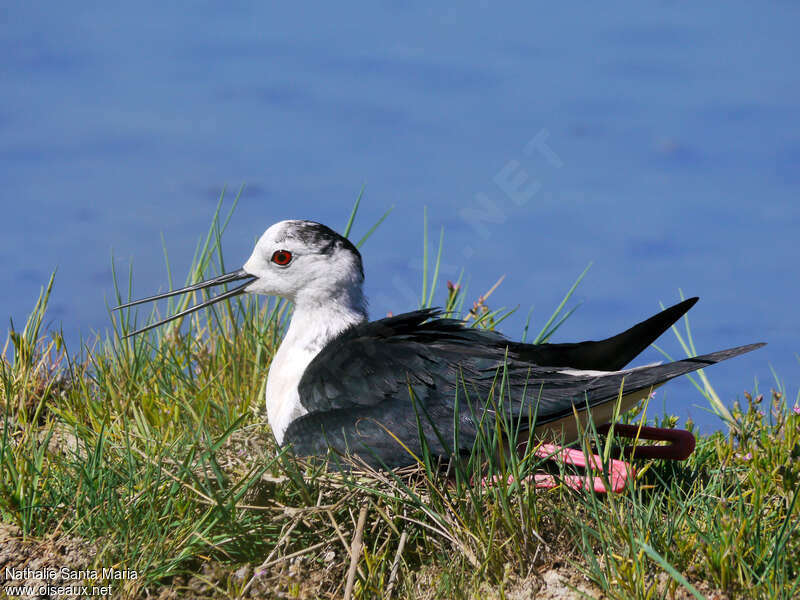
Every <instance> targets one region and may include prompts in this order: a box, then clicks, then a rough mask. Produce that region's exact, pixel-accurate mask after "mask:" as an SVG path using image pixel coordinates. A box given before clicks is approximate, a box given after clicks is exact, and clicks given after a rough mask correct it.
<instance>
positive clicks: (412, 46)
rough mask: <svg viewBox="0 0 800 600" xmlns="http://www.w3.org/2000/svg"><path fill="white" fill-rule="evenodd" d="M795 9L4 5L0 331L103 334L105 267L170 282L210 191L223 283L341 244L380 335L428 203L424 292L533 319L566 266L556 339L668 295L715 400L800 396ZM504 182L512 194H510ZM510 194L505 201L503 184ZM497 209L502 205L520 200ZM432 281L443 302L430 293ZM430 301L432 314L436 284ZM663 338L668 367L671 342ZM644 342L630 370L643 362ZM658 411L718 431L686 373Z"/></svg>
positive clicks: (416, 256)
mask: <svg viewBox="0 0 800 600" xmlns="http://www.w3.org/2000/svg"><path fill="white" fill-rule="evenodd" d="M798 16H800V5H797V4H796V3H792V2H775V1H773V2H762V3H752V2H727V3H724V4H721V3H687V2H655V3H639V4H635V5H632V4H630V3H624V2H604V3H593V4H589V3H585V4H581V5H580V6H577V5H572V4H563V5H559V4H555V3H530V2H520V3H512V4H507V3H504V4H502V5H501V4H499V3H489V2H483V3H461V4H460V5H458V6H451V7H449V8H448V7H444V6H442V5H439V4H436V5H431V3H394V2H388V3H386V2H383V3H374V2H373V3H345V4H342V3H315V4H305V5H302V6H299V5H298V6H292V7H290V6H289V4H288V3H281V4H275V5H268V4H266V3H260V4H258V5H255V4H254V3H251V4H245V3H221V2H217V3H214V2H206V3H192V4H188V3H186V4H177V3H176V4H173V3H161V2H159V3H155V2H137V3H132V4H128V5H125V6H119V5H114V4H112V3H79V4H76V3H55V2H51V3H15V4H11V3H7V4H6V5H5V6H4V8H2V9H0V182H2V185H0V204H1V205H2V206H1V208H2V217H0V239H2V242H1V243H0V316H2V317H3V318H8V317H12V318H13V319H14V322H15V323H16V324H17V325H21V323H22V322H23V321H24V319H25V317H26V315H27V313H28V311H29V310H30V308H31V307H32V306H33V303H34V301H35V299H36V296H37V294H38V292H39V289H40V286H42V285H43V284H44V283H45V282H46V280H47V278H48V275H49V274H50V272H51V271H52V270H53V269H54V268H56V267H58V274H57V278H56V286H55V289H54V292H53V295H52V301H51V306H50V310H49V313H48V315H49V320H48V323H49V324H50V325H51V326H53V327H63V329H64V332H65V334H66V336H67V340H68V341H70V344H71V345H72V346H73V348H74V347H75V346H76V345H77V340H78V339H79V336H83V337H84V338H86V337H90V336H91V335H92V332H95V331H101V332H102V331H104V330H105V329H106V328H108V327H109V317H108V313H107V311H106V306H107V303H113V297H112V284H111V272H110V257H111V252H112V249H113V253H114V256H115V257H117V265H118V267H119V268H121V269H122V270H123V272H125V271H126V269H127V265H128V264H129V261H131V260H132V261H133V264H134V273H135V280H134V295H136V296H141V295H146V294H149V293H151V292H154V291H156V290H164V289H166V281H167V277H166V272H165V268H164V262H163V253H162V247H161V234H162V233H163V235H164V237H165V239H166V244H167V248H168V251H169V255H170V258H171V262H172V266H173V270H174V273H176V274H179V275H180V277H181V278H182V277H183V275H184V274H185V273H186V271H187V268H188V265H189V261H190V259H191V255H192V253H193V251H194V248H195V244H196V242H197V239H198V238H199V237H200V236H201V235H202V234H203V233H204V232H205V231H206V229H207V226H208V224H209V222H210V218H211V215H212V212H213V210H214V207H215V205H216V202H217V199H218V197H219V195H220V192H221V189H222V188H223V186H226V185H227V186H228V189H229V190H232V191H233V190H236V189H237V188H238V187H239V186H240V185H241V184H242V183H245V184H246V185H247V187H246V191H245V193H244V194H243V196H242V199H241V202H240V205H239V207H238V209H237V210H236V212H235V214H234V216H233V218H232V220H231V222H230V226H229V228H228V232H227V234H226V236H225V238H224V248H225V256H226V261H227V265H228V266H230V267H235V266H238V265H240V264H241V263H242V262H243V261H244V260H245V259H246V258H247V256H248V255H249V251H250V248H251V246H252V243H253V241H254V240H255V238H256V237H257V236H258V235H259V234H260V233H261V232H262V231H263V230H264V229H265V228H266V227H267V226H268V225H270V224H271V223H273V222H275V221H278V220H281V219H285V218H310V219H314V220H318V221H321V222H324V223H327V224H329V225H331V226H333V227H335V228H339V229H341V228H342V226H343V225H344V222H345V220H346V215H347V213H348V211H349V209H350V207H351V205H352V203H353V200H354V199H355V197H356V195H357V193H358V190H359V189H360V187H361V186H362V184H365V185H366V192H365V198H364V203H363V206H362V211H361V215H360V217H359V220H358V222H357V224H356V228H355V235H356V236H358V235H360V234H362V233H363V232H364V231H365V230H366V228H367V227H368V226H369V225H370V224H371V223H372V222H374V220H376V219H377V218H378V217H379V216H380V214H382V213H383V212H384V211H385V210H386V209H387V208H388V207H389V206H392V205H394V206H395V209H394V212H393V213H392V215H391V217H390V218H389V219H388V220H387V222H386V223H385V225H384V226H383V227H382V228H381V229H380V230H379V231H378V233H377V234H376V235H375V236H374V237H373V238H372V239H371V240H370V241H369V242H368V243H367V245H366V246H365V247H364V255H365V267H366V271H367V277H368V282H367V291H368V294H369V295H370V297H371V300H372V302H371V312H372V316H373V317H380V316H383V315H384V314H385V313H386V312H387V311H394V312H402V311H404V310H407V309H412V308H414V307H415V305H416V304H415V303H416V302H417V295H418V291H419V289H420V279H421V268H420V265H421V251H422V214H423V207H425V206H427V207H428V214H429V219H430V229H431V233H432V235H433V236H436V235H438V231H439V228H440V227H444V229H445V244H444V261H443V262H444V268H443V270H442V273H441V281H442V282H444V281H446V280H447V279H455V278H456V277H457V276H458V273H459V271H460V270H461V269H462V268H463V269H465V271H466V273H467V274H468V277H469V280H470V287H469V289H470V294H471V296H472V297H475V296H477V295H478V294H479V293H481V292H484V291H485V290H487V289H488V288H489V287H491V285H492V284H493V283H494V282H495V280H496V279H497V278H498V277H499V276H501V275H503V274H505V275H506V276H507V277H506V279H505V281H504V282H503V284H502V285H501V286H500V287H499V289H498V290H497V291H496V292H495V293H494V294H493V296H492V297H491V299H490V301H489V304H490V305H491V306H492V307H500V306H506V307H513V306H516V305H520V310H519V311H518V312H517V313H516V314H515V315H513V316H512V317H511V318H509V319H508V320H507V321H505V322H504V323H503V324H502V330H503V331H504V332H505V333H506V334H508V335H509V336H511V337H515V338H518V337H519V336H520V334H521V331H522V327H523V323H524V321H525V317H526V315H527V312H528V309H529V308H530V307H531V306H532V305H535V309H534V313H533V322H534V328H536V325H541V323H542V321H543V320H544V318H545V317H546V316H547V315H548V314H549V312H550V310H551V309H552V308H553V307H554V306H555V305H556V304H557V303H558V301H559V299H560V298H561V296H562V295H563V293H564V292H565V290H566V289H567V288H568V287H569V285H570V284H571V283H572V281H573V280H574V279H575V277H576V276H577V275H578V274H579V273H580V272H581V271H582V270H583V269H584V267H585V266H586V265H587V264H588V263H589V262H590V261H593V262H594V265H593V267H592V269H591V270H590V272H589V275H588V276H587V278H586V279H585V281H584V282H583V284H582V285H581V286H580V288H579V290H578V292H577V294H576V297H575V300H576V301H583V302H584V304H583V305H582V306H581V307H580V309H579V310H578V311H577V312H576V313H575V314H574V316H573V317H572V318H570V319H569V321H568V322H567V323H566V324H565V325H564V326H563V327H562V329H561V330H560V331H559V332H558V334H557V335H556V338H555V339H556V340H564V341H566V340H570V341H572V340H577V339H597V338H601V337H605V336H607V335H609V334H613V333H616V332H617V331H619V330H622V329H624V328H626V327H627V326H629V325H631V324H632V323H634V322H636V321H637V320H639V319H642V318H644V317H646V316H648V315H650V314H651V313H654V312H656V311H657V310H658V308H659V305H658V303H659V301H663V302H664V303H672V302H674V301H676V300H677V299H678V288H681V289H682V290H683V291H684V292H685V293H686V294H687V295H699V296H701V302H700V303H699V304H698V305H697V306H696V307H695V308H694V309H693V310H692V313H691V316H692V324H693V332H694V336H695V340H696V343H697V347H698V350H700V351H701V352H702V351H711V350H716V349H719V348H723V347H728V346H734V345H738V344H744V343H748V342H755V341H767V342H769V346H768V347H767V348H766V349H763V350H760V351H759V352H757V353H753V354H751V355H748V356H746V357H743V358H739V359H736V360H735V361H731V362H730V363H727V364H724V365H719V366H717V367H715V368H713V370H712V369H710V370H708V375H709V377H710V379H711V381H712V383H713V384H714V385H715V387H716V389H717V390H718V392H719V393H720V395H721V396H722V398H723V399H724V400H725V401H726V402H732V401H733V400H734V399H735V398H736V397H737V396H741V394H742V392H743V391H744V390H745V389H750V388H752V386H753V383H754V380H756V379H758V380H759V381H760V382H761V387H762V388H764V389H766V388H769V387H770V386H771V385H774V383H773V381H772V375H771V373H770V365H772V366H773V367H774V368H775V370H776V371H777V373H778V374H779V375H780V376H781V377H782V378H783V379H784V380H785V381H786V383H787V385H788V388H789V390H790V391H791V392H792V394H795V393H796V391H797V388H798V384H799V383H800V363H799V362H798V359H797V352H798V351H800V344H798V336H797V334H798V331H800V318H799V317H798V310H797V302H798V297H800V278H799V277H798V254H800V252H799V251H798V242H797V237H798V224H800V208H799V206H800V204H799V203H798V200H800V196H799V195H798V192H799V191H800V119H799V117H800V102H799V101H800V77H799V76H798V73H799V71H798V68H797V59H798V56H799V55H800V52H798V50H800V43H799V42H798V36H797V33H796V32H797V30H798V28H799V27H798V24H799V23H800V21H799V20H798ZM504 188H505V191H504ZM514 189H516V190H517V191H516V192H515V191H513V190H514ZM509 190H512V191H511V192H509ZM440 289H443V286H442V288H440ZM438 297H439V299H440V301H441V298H442V295H441V293H440V294H439V296H438ZM662 344H663V346H664V347H665V348H666V349H668V350H669V351H670V352H673V353H674V354H680V353H681V351H680V349H679V346H678V344H677V342H676V341H675V339H674V338H673V337H672V336H671V335H670V334H668V335H666V336H665V337H664V338H663V339H662ZM659 358H660V356H659V355H658V353H656V352H655V351H653V350H648V351H647V352H646V353H645V354H644V355H643V356H642V359H641V360H640V361H639V362H643V361H649V360H658V359H659ZM663 390H664V391H662V392H659V394H658V395H657V399H658V402H657V403H656V405H655V408H656V409H657V410H659V411H660V410H661V407H662V406H666V407H667V408H668V410H670V411H671V412H676V413H678V414H680V415H682V416H686V415H687V414H691V415H692V417H693V418H694V419H695V420H696V421H699V422H700V423H701V425H702V426H703V428H704V429H706V430H708V429H712V428H715V427H717V426H718V424H719V423H718V421H717V420H716V418H715V417H711V416H708V415H707V414H706V413H705V412H704V411H703V410H702V409H701V408H698V407H699V406H703V405H704V400H703V398H702V397H701V396H700V395H699V394H698V393H697V392H696V391H695V390H694V389H693V388H692V387H691V385H690V384H689V383H688V382H685V381H681V382H675V383H672V384H670V385H669V386H668V387H666V388H663Z"/></svg>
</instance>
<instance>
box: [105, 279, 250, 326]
mask: <svg viewBox="0 0 800 600" xmlns="http://www.w3.org/2000/svg"><path fill="white" fill-rule="evenodd" d="M243 279H246V280H247V281H245V282H244V283H243V284H242V285H240V286H237V287H235V288H233V289H232V290H228V291H227V292H225V293H223V294H220V295H218V296H214V297H213V298H209V299H208V300H206V301H205V302H201V303H200V304H196V305H195V306H190V307H189V308H187V309H186V310H182V311H181V312H179V313H177V314H175V315H172V316H171V317H167V318H166V319H164V320H162V321H158V322H157V323H153V324H151V325H148V326H146V327H142V328H141V329H137V330H136V331H132V332H131V333H127V334H125V335H124V336H123V337H126V338H128V337H131V336H132V335H136V334H137V333H142V332H143V331H147V330H148V329H153V328H154V327H158V326H159V325H163V324H164V323H169V322H170V321H174V320H175V319H180V318H181V317H184V316H186V315H188V314H190V313H193V312H195V311H197V310H200V309H201V308H205V307H206V306H211V305H212V304H214V303H216V302H220V301H222V300H226V299H227V298H232V297H234V296H238V295H239V294H243V293H244V289H245V288H246V287H247V286H248V285H250V283H251V282H252V281H253V280H254V279H256V277H255V275H251V274H250V273H247V272H246V271H245V270H244V269H239V270H238V271H233V272H231V273H225V274H224V275H220V276H219V277H214V278H213V279H208V280H206V281H200V282H198V283H195V284H193V285H189V286H186V287H184V288H181V289H179V290H172V291H171V292H165V293H163V294H157V295H155V296H149V297H147V298H142V299H141V300H134V301H133V302H127V303H126V304H120V305H119V306H117V307H115V308H114V309H113V310H119V309H121V308H127V307H129V306H135V305H137V304H143V303H145V302H152V301H153V300H160V299H162V298H169V297H170V296H177V295H178V294H185V293H187V292H194V291H197V290H202V289H206V288H210V287H213V286H216V285H222V284H223V283H230V282H232V281H241V280H243Z"/></svg>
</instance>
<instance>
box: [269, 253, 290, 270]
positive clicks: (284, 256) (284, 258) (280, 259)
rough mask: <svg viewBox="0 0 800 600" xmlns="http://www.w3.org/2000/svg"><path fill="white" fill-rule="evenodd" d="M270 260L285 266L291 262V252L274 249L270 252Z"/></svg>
mask: <svg viewBox="0 0 800 600" xmlns="http://www.w3.org/2000/svg"><path fill="white" fill-rule="evenodd" d="M272 262H274V263H275V264H276V265H280V266H281V267H285V266H286V265H288V264H289V263H290V262H292V253H291V252H289V251H288V250H276V251H275V252H273V253H272Z"/></svg>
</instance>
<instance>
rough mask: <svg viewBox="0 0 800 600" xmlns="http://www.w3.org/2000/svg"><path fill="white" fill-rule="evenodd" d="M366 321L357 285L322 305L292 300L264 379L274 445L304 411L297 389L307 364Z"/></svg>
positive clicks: (314, 301)
mask: <svg viewBox="0 0 800 600" xmlns="http://www.w3.org/2000/svg"><path fill="white" fill-rule="evenodd" d="M366 320H367V310H366V301H365V299H364V294H363V292H362V291H361V287H360V286H353V287H352V288H350V289H344V290H341V291H340V292H338V293H337V294H336V295H334V296H333V297H331V296H328V297H327V298H326V300H325V301H324V302H319V301H316V300H315V299H313V298H303V297H297V298H296V299H295V307H294V314H293V315H292V319H291V322H290V323H289V329H288V330H287V332H286V336H285V337H284V338H283V342H281V345H280V347H279V348H278V351H277V352H276V353H275V356H274V357H273V359H272V364H271V365H270V368H269V374H268V376H267V393H266V400H267V418H268V419H269V423H270V426H271V427H272V432H273V433H274V434H275V438H276V440H277V441H278V444H281V445H282V444H283V435H284V433H285V432H286V428H287V427H288V426H289V424H290V423H291V422H292V421H294V420H295V419H297V418H298V417H300V416H302V415H304V414H305V413H306V412H307V411H306V410H305V408H303V406H302V405H301V404H300V396H299V394H298V390H297V386H298V385H299V383H300V379H301V378H302V376H303V373H304V372H305V370H306V367H307V366H308V364H309V363H310V362H311V361H312V360H313V359H314V357H315V356H316V355H317V354H319V352H320V350H322V349H323V348H324V347H325V346H326V345H327V344H328V342H330V341H331V340H332V339H333V338H335V337H336V336H337V335H339V334H340V333H342V332H343V331H344V330H345V329H347V328H348V327H351V326H352V325H356V324H358V323H362V322H363V321H366Z"/></svg>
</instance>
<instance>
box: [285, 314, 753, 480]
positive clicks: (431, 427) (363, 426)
mask: <svg viewBox="0 0 800 600" xmlns="http://www.w3.org/2000/svg"><path fill="white" fill-rule="evenodd" d="M678 306H680V305H678ZM673 308H674V307H673ZM668 310H670V309H668ZM439 314H440V313H439V312H438V311H436V310H421V311H416V312H412V313H406V314H403V315H398V316H396V317H390V318H387V319H381V320H379V321H374V322H371V323H364V324H360V325H357V326H355V327H353V328H351V329H349V330H347V331H346V332H344V333H343V334H341V335H340V336H339V337H338V338H336V339H335V340H333V341H332V342H331V343H330V344H328V345H327V346H326V347H325V348H324V349H323V350H322V352H320V354H318V355H317V356H316V357H315V359H314V360H313V361H312V362H311V363H310V364H309V366H308V368H307V369H306V372H305V373H304V375H303V377H302V379H301V381H300V385H299V394H300V401H301V403H302V404H303V406H304V407H305V408H306V410H308V412H309V414H307V415H304V416H303V417H300V418H299V419H297V420H295V421H294V422H293V423H291V424H290V425H289V427H288V429H287V430H286V434H285V437H284V443H287V444H291V445H292V446H293V448H294V451H295V452H296V453H298V454H300V455H304V456H310V455H322V454H325V452H326V451H327V448H328V447H329V446H330V447H331V448H333V449H334V450H336V451H339V452H342V453H357V454H359V455H360V456H361V457H362V458H363V459H364V460H366V461H367V462H370V463H372V464H374V465H375V466H382V465H381V463H382V464H383V465H385V466H388V467H395V466H401V465H405V464H409V463H411V462H413V459H412V458H411V457H410V456H409V454H408V452H409V451H411V452H413V453H415V454H417V455H419V452H421V442H420V432H421V433H422V434H423V436H424V437H425V439H426V440H427V443H428V445H429V447H430V449H431V451H432V452H433V453H434V454H440V455H448V454H450V453H451V452H463V451H469V449H470V448H471V447H472V445H473V444H474V442H475V439H476V437H477V434H478V428H479V427H480V426H481V422H482V419H484V418H485V416H486V406H487V405H486V401H487V399H488V398H489V397H490V396H491V395H492V389H493V385H494V384H495V383H496V382H497V381H498V372H499V371H500V370H501V369H502V368H503V366H504V365H505V366H506V371H505V375H504V376H505V380H506V384H507V385H506V387H505V389H506V390H507V392H508V398H507V399H506V400H505V406H506V408H507V410H508V411H509V414H511V415H512V416H516V415H519V414H528V412H529V411H531V410H532V409H533V407H534V406H535V407H536V408H535V411H536V415H537V425H538V424H543V423H547V422H549V421H553V420H556V419H559V418H561V417H563V416H564V415H565V414H569V413H570V412H571V411H572V406H573V404H574V405H575V407H576V408H577V409H578V410H583V409H585V407H586V403H587V402H588V404H589V405H590V406H596V405H598V404H604V403H606V402H609V401H611V400H613V399H615V398H616V397H617V395H618V394H619V391H620V386H621V385H622V384H623V378H624V390H625V393H626V394H627V393H631V392H634V391H637V390H643V389H648V388H650V387H652V386H654V385H658V384H660V383H663V382H664V381H667V380H669V379H672V378H674V377H677V376H679V375H683V374H685V373H688V372H691V371H694V370H696V369H699V368H702V367H704V366H707V365H709V364H713V363H715V362H718V361H720V360H725V359H726V358H730V357H732V356H736V355H737V354H741V353H743V352H747V351H749V350H752V349H755V348H756V347H758V345H753V346H745V347H741V348H735V349H732V350H728V351H723V352H718V353H714V354H709V355H706V356H701V357H696V358H692V359H686V360H683V361H677V362H674V363H670V364H668V365H657V366H652V367H645V368H639V369H634V370H631V371H621V372H617V373H605V374H602V375H598V374H596V373H574V372H573V373H564V372H562V370H561V369H563V366H562V365H557V366H540V365H537V364H535V363H534V362H533V361H532V360H531V352H533V351H534V350H532V349H535V347H532V346H530V345H523V344H514V343H509V342H508V341H507V340H506V339H505V338H504V337H503V336H501V335H500V334H497V333H495V332H491V331H485V330H479V329H472V328H468V327H465V326H464V324H463V322H461V321H457V320H453V319H442V318H439V317H438V316H439ZM681 314H683V313H681ZM634 329H635V328H634ZM626 333H627V332H626ZM622 335H625V334H622ZM618 337H619V336H618ZM611 339H612V340H613V339H614V338H611ZM602 343H603V342H590V344H602ZM550 346H556V345H550ZM576 346H580V345H579V344H577V345H569V348H568V351H569V352H572V353H574V352H575V347H576ZM457 392H458V394H457ZM505 396H506V394H504V398H505ZM457 397H458V400H457ZM456 432H457V434H456Z"/></svg>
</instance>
